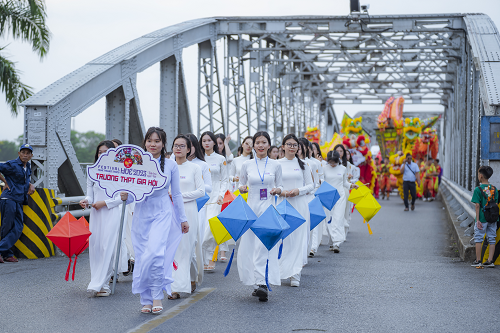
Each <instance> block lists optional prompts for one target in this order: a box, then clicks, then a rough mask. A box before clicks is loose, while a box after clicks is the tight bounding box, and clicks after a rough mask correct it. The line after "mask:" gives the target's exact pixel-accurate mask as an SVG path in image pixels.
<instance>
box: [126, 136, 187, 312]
mask: <svg viewBox="0 0 500 333" xmlns="http://www.w3.org/2000/svg"><path fill="white" fill-rule="evenodd" d="M166 144H167V135H166V134H165V131H164V130H163V129H161V128H159V127H150V128H149V129H148V131H147V133H146V136H145V138H144V143H143V146H144V149H145V150H147V151H148V152H149V153H151V154H152V155H153V157H154V158H155V159H156V160H157V161H158V164H159V167H160V169H161V171H162V172H163V174H164V175H165V176H166V177H167V178H168V179H167V182H166V184H165V187H164V188H162V189H159V190H155V191H154V192H153V194H151V195H150V196H148V197H147V198H146V199H145V200H144V201H141V202H138V203H137V204H136V206H135V212H134V219H133V221H132V243H133V244H134V251H135V267H134V273H133V276H134V279H133V282H132V292H133V293H134V294H140V295H141V304H142V305H143V308H142V309H141V312H142V313H151V312H152V313H153V314H159V313H161V312H162V311H163V306H162V299H163V290H165V291H166V292H167V293H168V294H169V295H170V294H171V288H170V284H171V283H172V282H173V279H172V270H173V262H174V255H175V251H176V250H177V247H178V245H179V242H180V241H181V237H182V234H183V233H187V232H188V231H189V223H188V222H187V217H186V214H185V212H184V202H183V199H182V193H181V190H180V184H179V180H180V178H179V168H178V166H177V163H175V162H174V161H172V160H169V159H166V157H165V155H166V149H165V146H166ZM169 187H170V192H171V195H172V200H170V198H169V193H168V189H169Z"/></svg>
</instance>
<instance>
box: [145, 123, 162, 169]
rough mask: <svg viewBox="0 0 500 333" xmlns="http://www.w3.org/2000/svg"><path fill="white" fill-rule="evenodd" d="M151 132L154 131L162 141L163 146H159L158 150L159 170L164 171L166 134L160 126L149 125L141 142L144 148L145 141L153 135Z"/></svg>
mask: <svg viewBox="0 0 500 333" xmlns="http://www.w3.org/2000/svg"><path fill="white" fill-rule="evenodd" d="M153 133H156V135H158V137H159V138H160V140H161V142H162V143H163V147H162V148H161V152H160V157H161V158H160V169H161V172H164V171H165V156H166V155H167V148H166V147H167V134H166V133H165V131H164V130H163V128H160V127H150V128H148V131H147V132H146V135H145V136H144V142H143V143H142V148H143V149H144V150H146V141H147V140H148V139H149V138H150V137H151V135H153Z"/></svg>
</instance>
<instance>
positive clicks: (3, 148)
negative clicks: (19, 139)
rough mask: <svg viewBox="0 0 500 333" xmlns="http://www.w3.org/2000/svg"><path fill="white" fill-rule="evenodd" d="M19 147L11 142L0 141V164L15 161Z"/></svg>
mask: <svg viewBox="0 0 500 333" xmlns="http://www.w3.org/2000/svg"><path fill="white" fill-rule="evenodd" d="M18 149H19V145H17V143H15V142H11V141H0V162H6V161H10V160H15V159H16V158H17V156H18V155H17V150H18Z"/></svg>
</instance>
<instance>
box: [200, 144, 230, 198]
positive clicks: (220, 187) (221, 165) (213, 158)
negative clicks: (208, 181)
mask: <svg viewBox="0 0 500 333" xmlns="http://www.w3.org/2000/svg"><path fill="white" fill-rule="evenodd" d="M205 161H206V162H207V164H208V167H209V170H210V176H211V177H212V190H213V191H214V192H212V193H211V195H210V198H217V197H218V196H221V197H224V193H226V190H227V188H228V183H227V182H228V176H227V161H226V158H225V157H224V156H222V155H219V154H217V153H212V154H211V155H207V154H205Z"/></svg>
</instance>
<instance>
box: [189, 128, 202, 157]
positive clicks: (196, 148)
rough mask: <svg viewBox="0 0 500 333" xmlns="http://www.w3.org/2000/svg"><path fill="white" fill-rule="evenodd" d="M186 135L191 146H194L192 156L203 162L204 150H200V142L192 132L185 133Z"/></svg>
mask: <svg viewBox="0 0 500 333" xmlns="http://www.w3.org/2000/svg"><path fill="white" fill-rule="evenodd" d="M186 137H187V138H189V141H191V147H193V148H194V156H195V157H196V158H197V159H199V160H202V161H203V162H205V154H204V153H203V152H204V151H203V150H201V147H200V143H199V142H198V138H197V137H196V135H194V134H193V133H189V134H186Z"/></svg>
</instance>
